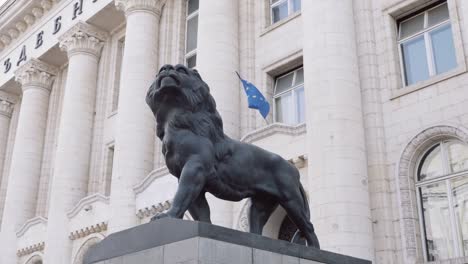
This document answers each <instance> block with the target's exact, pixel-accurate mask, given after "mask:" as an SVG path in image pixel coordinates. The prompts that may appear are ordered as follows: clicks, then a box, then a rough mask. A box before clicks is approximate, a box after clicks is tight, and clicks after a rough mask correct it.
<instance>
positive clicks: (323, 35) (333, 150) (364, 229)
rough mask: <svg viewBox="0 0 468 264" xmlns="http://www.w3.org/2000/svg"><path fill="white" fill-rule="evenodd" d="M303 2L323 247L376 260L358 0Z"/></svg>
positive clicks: (313, 179) (316, 217)
mask: <svg viewBox="0 0 468 264" xmlns="http://www.w3.org/2000/svg"><path fill="white" fill-rule="evenodd" d="M302 4H303V6H302V19H303V23H304V25H305V26H304V45H303V47H304V71H305V73H304V76H305V93H306V105H307V137H308V138H307V139H308V155H309V169H308V171H309V190H308V191H309V196H310V200H311V214H312V221H313V223H314V225H315V227H316V230H317V235H318V237H319V239H320V242H321V246H322V247H323V249H325V250H330V251H334V252H338V253H343V254H348V255H351V256H356V257H362V258H365V259H370V260H373V258H374V250H373V241H372V222H371V215H370V204H369V192H368V187H367V184H368V179H367V160H366V145H365V141H364V128H363V112H362V106H361V90H360V80H359V68H358V65H359V64H358V57H357V53H356V39H355V28H354V14H353V1H341V0H326V1H303V2H302ZM311 27H313V29H312V28H311Z"/></svg>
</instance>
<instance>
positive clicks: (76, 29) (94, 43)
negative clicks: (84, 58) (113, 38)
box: [59, 21, 108, 57]
mask: <svg viewBox="0 0 468 264" xmlns="http://www.w3.org/2000/svg"><path fill="white" fill-rule="evenodd" d="M107 36H108V34H107V33H106V32H105V31H103V30H101V29H99V28H97V27H95V26H92V25H90V24H88V23H85V22H82V21H79V22H78V23H77V24H76V25H74V26H73V27H72V28H70V29H69V30H67V31H66V32H65V33H63V35H62V36H60V37H59V41H60V48H61V49H62V50H64V51H66V52H67V53H68V57H71V56H73V55H75V54H78V53H87V54H91V55H93V56H95V57H99V55H100V53H101V49H102V46H103V45H104V41H105V40H106V39H107Z"/></svg>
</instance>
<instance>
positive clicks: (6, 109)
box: [0, 98, 14, 226]
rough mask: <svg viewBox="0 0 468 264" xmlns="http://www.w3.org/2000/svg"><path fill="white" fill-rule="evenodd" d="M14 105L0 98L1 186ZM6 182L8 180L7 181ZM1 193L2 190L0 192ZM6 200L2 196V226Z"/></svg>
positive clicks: (0, 215) (0, 201)
mask: <svg viewBox="0 0 468 264" xmlns="http://www.w3.org/2000/svg"><path fill="white" fill-rule="evenodd" d="M13 108H14V106H13V103H12V102H9V101H8V100H6V99H3V98H0V186H2V185H3V184H4V182H3V180H5V179H6V177H3V176H2V175H1V174H2V172H3V169H4V165H5V158H6V149H7V145H8V134H9V132H10V121H11V116H12V114H13ZM5 181H6V180H5ZM0 193H1V190H0ZM4 204H5V200H4V199H2V197H1V194H0V226H1V223H2V212H3V206H4Z"/></svg>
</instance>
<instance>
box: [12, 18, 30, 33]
mask: <svg viewBox="0 0 468 264" xmlns="http://www.w3.org/2000/svg"><path fill="white" fill-rule="evenodd" d="M15 27H16V29H18V30H19V32H24V31H26V28H27V27H28V25H26V23H25V22H23V21H18V22H16V24H15Z"/></svg>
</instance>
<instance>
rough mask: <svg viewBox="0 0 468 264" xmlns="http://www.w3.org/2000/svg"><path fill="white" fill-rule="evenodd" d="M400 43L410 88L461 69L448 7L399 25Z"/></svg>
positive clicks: (435, 8) (439, 5)
mask: <svg viewBox="0 0 468 264" xmlns="http://www.w3.org/2000/svg"><path fill="white" fill-rule="evenodd" d="M398 39H399V40H398V45H399V49H400V54H401V64H402V72H403V73H404V83H405V85H406V86H409V85H412V84H415V83H417V82H419V81H424V80H427V79H429V78H431V77H432V76H435V75H438V74H442V73H445V72H448V71H450V70H452V69H454V68H456V67H457V60H456V57H455V48H454V44H453V37H452V27H451V24H450V17H449V11H448V6H447V3H442V4H438V5H436V6H432V7H430V8H428V9H426V10H424V11H422V12H419V13H418V14H415V15H413V16H410V17H409V18H405V19H403V20H401V21H399V26H398Z"/></svg>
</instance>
